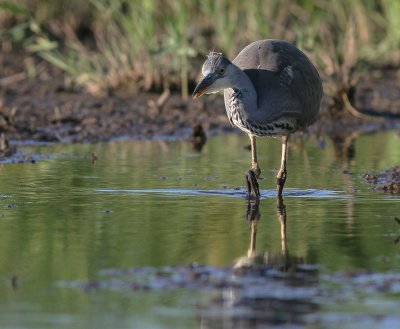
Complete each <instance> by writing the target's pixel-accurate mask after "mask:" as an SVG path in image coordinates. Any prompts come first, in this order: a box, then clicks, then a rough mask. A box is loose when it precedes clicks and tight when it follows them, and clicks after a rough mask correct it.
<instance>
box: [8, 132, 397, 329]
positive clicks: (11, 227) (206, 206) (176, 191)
mask: <svg viewBox="0 0 400 329" xmlns="http://www.w3.org/2000/svg"><path fill="white" fill-rule="evenodd" d="M291 142H292V143H291V144H290V149H289V160H288V179H287V183H286V187H287V188H286V190H285V195H284V204H285V210H286V228H285V229H286V236H285V246H284V245H283V243H282V230H281V229H282V222H281V220H280V217H279V213H278V212H277V208H276V199H275V179H274V175H275V170H276V168H277V167H278V166H279V161H280V142H279V140H276V139H263V140H260V141H259V143H258V148H259V163H260V166H261V169H262V170H263V172H262V177H263V178H264V179H263V180H262V181H260V188H261V190H262V200H261V202H260V205H259V212H260V219H259V222H258V224H257V239H256V244H255V245H253V247H254V250H253V253H254V254H265V253H267V254H270V255H274V254H282V253H283V250H282V248H285V249H286V250H284V252H285V253H287V254H290V257H293V258H297V259H302V261H303V262H304V263H307V264H317V265H318V268H319V272H320V273H321V275H325V274H326V275H334V274H335V273H337V272H339V271H340V272H345V271H357V270H360V269H363V270H368V271H374V272H388V271H390V272H395V273H398V272H399V270H400V257H399V247H400V245H399V244H398V243H395V240H396V239H397V238H398V237H399V236H400V226H399V224H398V223H397V222H396V221H395V220H394V217H395V216H397V217H399V215H400V212H399V209H400V208H399V202H400V197H399V196H396V195H390V194H385V193H381V192H376V191H371V190H370V189H369V188H368V186H366V185H365V184H364V183H363V182H362V179H361V175H362V174H363V173H364V172H366V171H374V172H376V171H379V170H384V169H387V168H389V167H391V166H394V165H398V164H399V160H400V137H399V135H398V134H397V133H396V132H385V133H379V134H371V135H363V136H350V137H346V138H337V137H336V138H333V139H331V138H325V139H318V140H317V139H316V138H312V137H310V138H306V137H301V136H295V137H294V138H292V141H291ZM247 144H248V140H247V138H246V136H242V135H227V136H218V137H213V138H210V140H209V141H208V143H207V144H206V145H205V147H204V149H203V150H202V152H200V153H199V152H195V151H193V150H192V148H191V145H190V144H187V143H184V142H165V141H116V142H111V143H104V144H95V145H90V144H84V145H47V146H25V147H21V148H20V149H21V151H23V152H25V153H31V154H34V155H36V156H37V157H38V158H39V159H40V160H39V161H37V162H36V163H35V164H31V163H29V164H6V165H0V170H1V171H0V172H1V176H0V184H1V185H0V275H1V279H2V285H1V286H0V327H2V328H91V327H93V328H111V327H112V328H200V327H202V326H203V327H204V328H205V327H210V328H211V327H212V324H210V323H212V321H211V322H210V321H206V320H204V319H203V318H202V316H201V314H202V313H201V312H199V310H198V305H202V303H204V304H207V303H208V302H209V299H210V296H209V293H207V292H205V291H198V290H196V291H193V290H186V289H171V290H168V291H164V290H162V291H158V290H156V291H151V292H146V291H136V292H135V291H130V290H121V289H99V290H95V291H92V292H87V291H85V290H82V289H75V288H68V287H66V286H68V283H69V282H87V281H89V280H98V279H99V278H100V279H101V278H102V274H101V273H102V271H104V270H105V269H110V268H112V269H126V268H133V267H135V268H136V267H160V266H174V265H181V264H192V263H198V264H205V265H209V266H215V267H216V268H227V267H230V266H232V264H234V263H235V261H236V260H237V259H238V258H240V257H243V256H246V255H247V254H248V250H249V246H250V241H251V224H250V223H249V222H248V221H246V215H247V209H248V204H247V201H246V200H245V198H244V196H245V190H244V185H245V181H244V172H245V171H246V170H247V169H248V167H249V162H250V153H249V151H248V150H247V149H246V148H245V146H246V145H247ZM92 153H95V154H96V156H97V158H98V159H97V161H93V158H92V155H91V154H92ZM283 246H284V247H283ZM117 279H120V278H117ZM389 301H390V303H389ZM386 302H387V304H386V305H387V307H386V308H385V307H383V308H382V309H383V310H382V312H381V313H379V312H378V313H379V314H378V315H381V316H389V315H390V314H392V313H391V312H392V310H393V308H392V307H393V304H392V303H393V302H394V303H396V299H395V300H394V301H393V298H392V297H391V298H390V299H388V300H386ZM395 305H397V306H399V304H395ZM328 309H330V308H329V307H328ZM344 311H345V310H335V312H336V313H334V314H335V316H337V314H342V313H343V312H344ZM315 312H316V313H315ZM315 312H311V313H312V314H314V315H315V314H317V315H318V314H319V312H320V311H315ZM206 313H207V312H206ZM323 314H330V313H323ZM345 314H347V313H345ZM356 314H361V315H363V314H369V312H368V311H366V310H365V309H361V310H358V311H357V312H356ZM214 317H215V315H214ZM216 317H217V318H218V316H216ZM206 318H209V317H208V316H207V317H206ZM211 318H212V317H211ZM336 318H337V317H336ZM367 319H368V318H367ZM397 319H398V318H395V319H394V320H393V319H392V320H390V318H389V324H392V323H393V321H397ZM318 321H322V322H324V321H328V320H326V319H325V318H324V317H322V320H321V319H319V320H318ZM329 321H331V320H329ZM298 325H299V326H300V327H302V325H303V324H301V323H300V324H298ZM352 325H354V321H353V322H352V321H349V323H347V324H346V326H348V327H349V328H350V327H351V326H352ZM346 326H344V327H346ZM231 327H232V328H233V327H234V326H229V325H226V328H231ZM255 327H256V326H254V328H255Z"/></svg>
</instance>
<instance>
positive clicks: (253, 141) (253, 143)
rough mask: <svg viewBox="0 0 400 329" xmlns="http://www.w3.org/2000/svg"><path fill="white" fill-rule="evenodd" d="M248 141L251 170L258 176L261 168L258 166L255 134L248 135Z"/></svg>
mask: <svg viewBox="0 0 400 329" xmlns="http://www.w3.org/2000/svg"><path fill="white" fill-rule="evenodd" d="M249 137H250V143H251V171H253V172H254V174H255V175H256V177H257V178H258V177H260V174H261V169H260V167H259V166H258V162H257V145H256V136H253V135H249Z"/></svg>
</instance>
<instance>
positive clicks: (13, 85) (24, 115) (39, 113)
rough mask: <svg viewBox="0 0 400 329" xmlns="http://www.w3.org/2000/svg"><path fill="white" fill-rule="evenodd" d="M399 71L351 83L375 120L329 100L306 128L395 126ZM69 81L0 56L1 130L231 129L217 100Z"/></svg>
mask: <svg viewBox="0 0 400 329" xmlns="http://www.w3.org/2000/svg"><path fill="white" fill-rule="evenodd" d="M28 66H29V67H31V68H32V67H34V68H35V71H36V74H35V75H34V78H29V77H28V76H27V74H26V72H27V70H26V68H27V67H28ZM396 72H397V71H395V70H384V71H375V72H372V73H371V74H370V75H369V76H366V77H365V78H364V79H363V80H362V81H361V82H360V83H359V84H358V85H357V86H356V88H355V91H354V94H353V96H354V97H353V105H354V106H355V107H356V108H357V109H358V110H359V111H361V112H365V113H368V114H370V115H372V116H371V117H372V119H365V118H363V119H359V118H354V117H351V116H349V115H347V114H346V113H345V111H343V110H340V109H339V110H337V111H334V112H332V111H330V110H329V108H330V107H331V100H330V99H329V98H328V97H325V98H324V100H323V106H322V109H321V116H320V120H318V122H317V123H316V124H314V125H313V126H311V127H310V128H309V131H310V132H313V133H318V134H324V133H332V132H334V131H343V130H360V129H361V130H362V129H368V130H371V129H381V128H387V127H394V126H395V125H398V124H399V122H400V121H399V119H400V82H399V76H398V73H396ZM67 79H68V77H66V76H65V74H64V73H63V72H61V71H59V70H58V69H56V68H54V67H53V66H50V65H49V64H47V63H45V62H43V61H41V60H40V59H37V58H32V57H30V56H27V55H26V54H23V53H22V54H15V53H13V54H10V53H3V54H0V133H4V134H5V136H6V138H7V139H9V140H14V141H45V142H71V143H77V142H98V141H107V140H111V139H116V138H136V139H151V138H177V139H184V138H189V137H190V135H191V134H192V132H193V131H195V136H194V137H193V138H192V140H196V141H198V140H199V137H198V136H199V131H200V140H205V139H204V137H202V134H203V132H202V130H203V129H204V131H205V132H206V134H207V135H209V134H214V133H221V132H225V131H231V130H233V128H232V127H231V125H230V123H229V121H228V119H227V118H226V115H225V108H224V104H223V97H220V96H219V97H214V96H207V97H202V98H201V99H200V100H195V101H194V100H192V99H187V100H183V99H182V98H181V97H180V96H179V95H177V94H172V95H163V96H160V95H158V94H129V95H127V94H125V95H119V94H117V93H116V92H111V91H110V92H109V94H108V95H107V96H101V97H100V96H94V95H90V94H88V93H86V92H85V91H84V90H82V89H81V88H77V87H73V86H70V84H68V83H66V81H67ZM332 113H333V114H332ZM376 117H379V120H377V119H376ZM382 117H385V118H386V119H385V120H382ZM193 127H196V128H195V129H194V130H193ZM199 127H200V128H199ZM199 129H200V130H199ZM0 156H1V155H0Z"/></svg>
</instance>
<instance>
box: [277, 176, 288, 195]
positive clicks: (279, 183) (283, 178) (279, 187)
mask: <svg viewBox="0 0 400 329" xmlns="http://www.w3.org/2000/svg"><path fill="white" fill-rule="evenodd" d="M285 182H286V170H279V173H278V175H277V176H276V185H277V190H278V197H282V191H283V187H284V186H285Z"/></svg>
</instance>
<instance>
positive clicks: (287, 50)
mask: <svg viewBox="0 0 400 329" xmlns="http://www.w3.org/2000/svg"><path fill="white" fill-rule="evenodd" d="M233 63H234V64H235V65H237V66H238V67H239V68H241V69H242V70H244V72H245V73H246V74H247V75H248V76H249V78H250V80H251V81H252V82H253V85H254V87H255V89H256V91H257V103H258V109H257V111H255V112H254V113H253V115H252V117H253V119H254V120H256V121H262V122H270V121H275V120H278V119H279V118H285V119H291V120H295V121H296V122H297V125H298V126H299V127H303V126H306V125H307V124H309V123H310V122H312V121H313V120H314V119H315V118H314V116H315V117H316V114H315V115H314V113H313V112H314V111H311V112H312V113H309V112H308V111H309V110H312V109H307V105H308V104H306V103H307V97H304V96H307V95H308V94H309V93H310V91H309V90H308V89H310V81H309V80H312V81H314V80H315V78H316V77H317V80H318V81H320V80H319V76H318V73H317V72H316V70H315V68H314V67H313V65H312V64H311V62H310V61H309V60H308V58H307V57H306V56H305V55H304V54H303V53H302V52H301V51H300V50H298V49H297V48H296V47H294V46H293V45H292V44H290V43H288V42H285V41H281V40H260V41H256V42H254V43H252V44H250V45H249V46H247V47H246V48H244V49H243V50H242V51H241V52H240V53H239V55H238V56H237V57H236V58H235V59H234V60H233ZM318 108H319V104H318ZM317 112H318V109H317Z"/></svg>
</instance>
